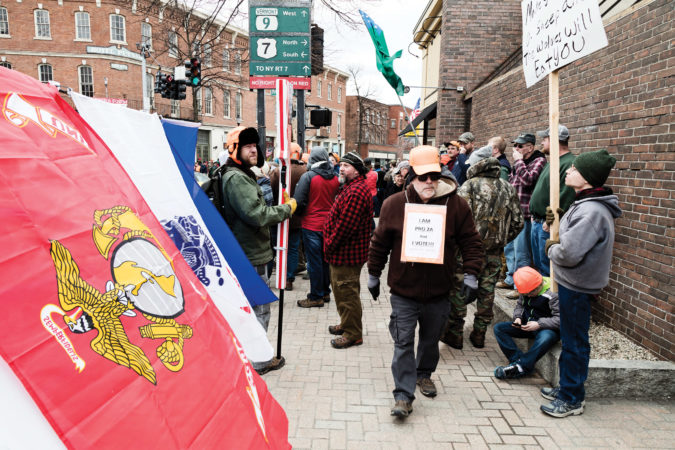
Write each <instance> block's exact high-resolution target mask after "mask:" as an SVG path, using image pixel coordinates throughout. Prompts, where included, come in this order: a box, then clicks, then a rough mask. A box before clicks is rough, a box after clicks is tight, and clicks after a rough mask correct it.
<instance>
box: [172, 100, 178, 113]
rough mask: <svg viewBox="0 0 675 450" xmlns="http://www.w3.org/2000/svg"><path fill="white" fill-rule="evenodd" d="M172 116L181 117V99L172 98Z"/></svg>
mask: <svg viewBox="0 0 675 450" xmlns="http://www.w3.org/2000/svg"><path fill="white" fill-rule="evenodd" d="M171 117H180V100H171Z"/></svg>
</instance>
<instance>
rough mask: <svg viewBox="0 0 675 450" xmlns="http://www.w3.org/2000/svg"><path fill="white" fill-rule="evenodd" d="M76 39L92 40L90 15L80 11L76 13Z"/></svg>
mask: <svg viewBox="0 0 675 450" xmlns="http://www.w3.org/2000/svg"><path fill="white" fill-rule="evenodd" d="M75 39H82V40H85V41H89V40H91V25H90V23H89V13H88V12H83V11H79V12H76V13H75Z"/></svg>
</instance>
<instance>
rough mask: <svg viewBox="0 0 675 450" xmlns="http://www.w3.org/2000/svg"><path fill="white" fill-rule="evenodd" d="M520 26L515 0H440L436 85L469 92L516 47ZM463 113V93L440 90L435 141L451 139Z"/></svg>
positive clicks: (462, 128) (463, 120) (464, 122)
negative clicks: (438, 64)
mask: <svg viewBox="0 0 675 450" xmlns="http://www.w3.org/2000/svg"><path fill="white" fill-rule="evenodd" d="M520 24H521V13H520V0H502V1H500V2H494V1H474V0H445V1H444V2H443V25H442V33H441V61H440V67H441V73H440V76H439V82H440V86H443V87H451V88H455V87H457V86H462V87H464V89H465V90H466V91H468V92H469V93H470V92H471V91H472V90H473V89H474V88H475V87H477V86H478V85H479V84H480V83H481V81H483V79H485V78H486V77H487V76H488V75H490V73H492V72H493V71H494V70H495V69H496V68H497V67H498V66H499V64H500V63H501V62H502V61H503V60H504V59H506V58H507V57H508V56H509V55H510V54H512V53H513V52H514V51H516V50H517V48H518V46H519V45H520V41H521V25H520ZM468 114H470V111H468V110H467V105H466V104H465V102H463V93H460V92H457V91H455V90H443V91H440V93H439V98H438V115H437V117H438V121H437V130H436V133H437V139H436V142H447V141H450V140H452V139H456V138H457V137H458V136H459V135H460V134H461V133H462V132H464V131H466V127H467V118H468V117H467V115H468Z"/></svg>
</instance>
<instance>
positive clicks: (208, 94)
mask: <svg viewBox="0 0 675 450" xmlns="http://www.w3.org/2000/svg"><path fill="white" fill-rule="evenodd" d="M204 114H208V115H209V116H212V115H213V91H212V90H211V88H210V87H204Z"/></svg>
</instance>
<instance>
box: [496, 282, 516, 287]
mask: <svg viewBox="0 0 675 450" xmlns="http://www.w3.org/2000/svg"><path fill="white" fill-rule="evenodd" d="M495 287H496V288H497V289H513V285H512V284H508V283H506V282H505V281H499V282H498V283H497V284H495Z"/></svg>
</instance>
